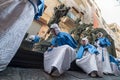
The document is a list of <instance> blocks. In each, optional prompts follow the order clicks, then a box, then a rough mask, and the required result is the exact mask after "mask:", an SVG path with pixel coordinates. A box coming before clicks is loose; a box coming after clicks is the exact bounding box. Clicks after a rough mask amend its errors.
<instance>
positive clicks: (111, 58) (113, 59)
mask: <svg viewBox="0 0 120 80" xmlns="http://www.w3.org/2000/svg"><path fill="white" fill-rule="evenodd" d="M109 59H110V62H113V63H115V64H116V65H117V66H119V63H118V61H117V60H115V57H113V56H112V55H109Z"/></svg>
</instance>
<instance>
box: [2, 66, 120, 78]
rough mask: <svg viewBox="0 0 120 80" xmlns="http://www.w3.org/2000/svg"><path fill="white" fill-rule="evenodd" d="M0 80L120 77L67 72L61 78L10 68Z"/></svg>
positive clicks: (38, 71)
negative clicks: (90, 75)
mask: <svg viewBox="0 0 120 80" xmlns="http://www.w3.org/2000/svg"><path fill="white" fill-rule="evenodd" d="M0 80H120V76H117V77H116V76H113V75H111V76H110V75H104V77H103V78H91V77H89V76H87V75H86V74H85V73H83V72H75V71H67V72H66V73H65V74H63V75H61V76H60V77H52V76H50V75H48V74H46V73H45V72H44V70H42V69H26V68H13V67H8V68H7V69H6V70H4V71H2V72H0Z"/></svg>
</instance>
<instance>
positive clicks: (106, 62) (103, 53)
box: [96, 41, 113, 74]
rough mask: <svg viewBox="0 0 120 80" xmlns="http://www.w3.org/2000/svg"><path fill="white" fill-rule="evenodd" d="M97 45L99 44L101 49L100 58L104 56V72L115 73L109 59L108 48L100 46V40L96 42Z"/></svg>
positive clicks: (98, 46)
mask: <svg viewBox="0 0 120 80" xmlns="http://www.w3.org/2000/svg"><path fill="white" fill-rule="evenodd" d="M96 45H97V50H98V51H99V53H100V54H99V55H100V56H99V59H100V60H101V61H102V58H103V61H102V65H103V68H102V69H103V70H102V71H103V72H104V73H110V74H111V73H113V72H112V68H111V65H110V59H109V53H108V51H107V48H106V47H104V48H102V47H100V45H99V41H97V42H96Z"/></svg>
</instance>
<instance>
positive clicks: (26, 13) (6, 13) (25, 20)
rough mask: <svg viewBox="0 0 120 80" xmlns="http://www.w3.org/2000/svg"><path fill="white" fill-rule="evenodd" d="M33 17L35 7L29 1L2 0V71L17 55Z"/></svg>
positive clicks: (0, 5)
mask: <svg viewBox="0 0 120 80" xmlns="http://www.w3.org/2000/svg"><path fill="white" fill-rule="evenodd" d="M33 18H34V8H33V6H32V5H31V4H30V3H29V2H28V1H26V0H7V1H6V0H1V1H0V71H2V70H4V69H5V68H6V66H7V65H8V63H9V62H10V61H11V59H12V58H13V56H14V55H15V53H16V51H17V49H18V48H19V46H20V44H21V41H22V39H23V37H24V35H25V33H26V31H27V30H28V28H29V26H30V25H31V23H32V21H33Z"/></svg>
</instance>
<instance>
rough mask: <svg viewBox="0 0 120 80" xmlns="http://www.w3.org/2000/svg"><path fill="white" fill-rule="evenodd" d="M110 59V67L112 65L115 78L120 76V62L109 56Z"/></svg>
mask: <svg viewBox="0 0 120 80" xmlns="http://www.w3.org/2000/svg"><path fill="white" fill-rule="evenodd" d="M109 59H110V65H111V68H112V72H113V74H114V75H115V76H120V69H119V62H118V60H117V58H115V57H114V56H112V55H109Z"/></svg>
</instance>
